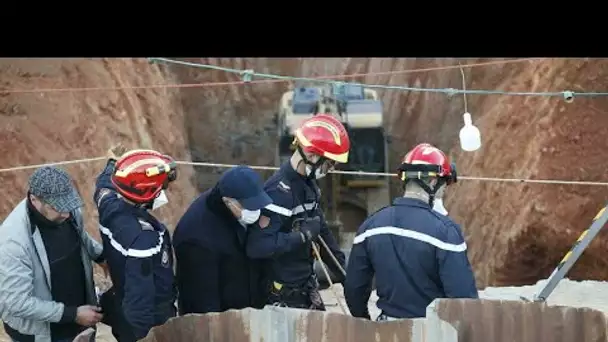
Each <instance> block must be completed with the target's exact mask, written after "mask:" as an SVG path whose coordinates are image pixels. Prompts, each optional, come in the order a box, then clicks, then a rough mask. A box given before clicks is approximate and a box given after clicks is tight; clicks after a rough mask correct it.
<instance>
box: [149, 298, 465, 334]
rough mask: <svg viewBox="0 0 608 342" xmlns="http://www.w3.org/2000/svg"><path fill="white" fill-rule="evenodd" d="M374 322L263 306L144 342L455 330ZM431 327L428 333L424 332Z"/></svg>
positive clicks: (195, 321)
mask: <svg viewBox="0 0 608 342" xmlns="http://www.w3.org/2000/svg"><path fill="white" fill-rule="evenodd" d="M425 321H426V319H418V320H401V321H393V322H383V323H377V322H373V321H368V320H364V319H359V318H354V317H351V316H346V315H342V314H339V313H330V312H320V311H309V310H300V309H288V308H279V307H271V306H267V307H265V308H264V309H263V310H256V309H249V308H248V309H243V310H229V311H226V312H223V313H211V314H205V315H186V316H183V317H178V318H174V319H171V320H169V321H168V322H167V323H166V324H164V325H162V326H159V327H155V328H154V329H152V330H151V331H150V333H149V334H148V336H147V337H146V338H145V339H143V340H142V341H145V342H191V341H197V342H262V341H264V342H316V341H319V342H321V341H324V342H325V341H327V342H330V341H336V342H351V341H352V342H355V341H357V342H359V341H360V342H397V341H399V342H456V341H457V338H456V336H457V333H456V330H455V329H454V328H453V327H452V326H450V325H449V324H447V323H445V322H442V321H440V320H439V319H438V318H435V319H434V320H432V321H433V323H432V324H427V323H426V322H425ZM428 328H432V329H431V330H432V331H428Z"/></svg>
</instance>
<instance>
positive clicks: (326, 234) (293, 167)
mask: <svg viewBox="0 0 608 342" xmlns="http://www.w3.org/2000/svg"><path fill="white" fill-rule="evenodd" d="M294 145H295V148H296V151H294V153H293V155H292V157H291V159H290V160H288V161H286V162H285V163H283V165H281V167H280V169H279V170H278V171H277V172H276V173H275V174H274V175H273V176H272V177H270V178H269V179H268V181H266V184H265V185H264V189H265V190H266V192H267V193H268V195H269V196H270V197H271V198H272V201H273V204H271V205H269V206H268V207H266V208H265V209H264V210H262V216H261V217H262V218H263V219H264V220H260V221H258V222H257V223H256V224H253V225H252V226H251V227H250V234H249V236H248V239H247V255H248V256H249V257H250V258H254V259H260V260H264V263H265V271H266V272H267V273H266V288H265V290H266V303H267V304H271V305H280V306H287V307H294V308H305V309H313V310H325V306H324V304H323V301H322V300H321V296H320V294H319V290H318V288H319V283H318V281H317V279H316V276H315V272H314V267H313V266H314V261H315V259H314V255H313V250H312V244H313V243H317V242H316V240H317V237H318V236H321V237H322V238H323V240H324V241H325V242H326V243H327V245H328V246H329V249H330V250H331V252H332V253H333V254H334V255H335V257H336V259H337V260H338V262H339V263H340V264H341V266H342V267H344V253H342V251H340V249H339V246H338V244H337V243H336V239H335V238H334V236H333V235H332V233H331V231H330V230H329V229H328V227H327V225H326V222H325V219H324V217H323V212H322V211H321V209H320V208H319V199H320V196H321V192H320V190H319V187H318V185H317V180H318V179H320V178H322V177H324V176H325V175H326V174H327V173H328V172H329V171H330V170H331V169H332V168H333V167H334V165H335V164H336V163H346V162H347V161H348V152H349V150H350V140H349V137H348V133H347V132H346V129H345V127H344V126H343V125H342V123H341V122H340V121H338V120H337V119H336V118H335V117H333V116H331V115H326V114H317V115H314V116H313V117H312V118H310V119H308V120H306V121H304V122H303V123H302V125H301V126H300V127H299V128H298V129H297V130H296V131H295V139H294ZM320 251H321V257H322V259H323V260H324V261H325V264H327V266H328V267H329V268H330V269H331V271H332V272H333V273H334V274H339V275H341V274H342V273H341V272H340V270H339V268H338V266H337V265H336V264H335V262H334V261H333V259H332V258H331V256H330V255H329V254H328V253H327V250H325V249H324V248H321V249H320ZM341 281H342V279H340V280H339V282H341Z"/></svg>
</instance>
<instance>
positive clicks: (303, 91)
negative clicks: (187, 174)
mask: <svg viewBox="0 0 608 342" xmlns="http://www.w3.org/2000/svg"><path fill="white" fill-rule="evenodd" d="M320 113H323V114H331V115H334V116H335V117H336V118H338V119H339V120H340V121H341V122H342V123H343V124H344V126H345V127H346V130H347V131H348V135H349V137H350V141H351V150H350V154H349V160H348V162H347V163H346V164H338V166H337V169H338V170H347V171H362V172H376V173H384V172H387V165H388V158H387V139H386V138H387V137H386V135H385V132H384V128H383V106H382V101H380V100H379V98H378V93H377V92H376V91H375V90H373V89H369V88H365V87H363V86H361V85H358V84H348V83H341V84H321V85H319V84H310V83H309V84H305V83H299V84H296V85H295V87H292V88H291V89H289V90H288V91H287V92H285V93H284V94H283V95H282V96H281V100H280V103H279V109H278V113H277V115H276V123H277V128H278V132H277V133H278V138H279V143H278V146H277V153H276V158H277V162H278V164H281V163H283V162H284V161H285V160H287V159H289V158H290V157H291V155H292V154H293V151H294V147H293V144H292V143H293V139H294V131H295V129H296V128H297V127H299V126H300V125H301V124H302V122H303V121H304V120H307V119H309V118H310V117H312V116H314V115H316V114H320ZM323 183H325V184H323V185H324V186H323V185H321V186H322V188H323V193H324V194H326V195H324V196H323V201H324V203H322V206H323V209H324V212H325V213H326V219H327V222H328V225H329V227H330V229H332V231H333V232H334V235H335V236H336V238H338V240H339V241H340V245H341V248H342V250H343V251H344V253H345V254H346V257H347V260H348V256H349V254H350V246H351V245H352V239H353V238H354V235H355V233H356V227H350V231H344V229H343V228H344V227H342V223H341V222H340V219H339V215H338V203H341V202H356V203H349V204H351V205H354V206H356V207H359V208H362V209H363V210H364V211H365V212H367V213H371V212H374V211H376V210H377V209H379V208H381V207H383V206H385V205H386V204H387V203H388V201H389V200H390V199H389V193H388V179H387V177H384V176H359V175H353V174H331V177H326V180H324V181H323ZM359 223H360V222H359ZM353 229H354V230H355V231H353ZM315 273H316V274H317V277H318V279H319V282H320V283H321V285H322V287H326V286H327V285H329V281H328V279H327V277H326V276H325V273H324V271H323V270H322V269H321V267H320V265H319V263H318V262H316V263H315ZM330 278H332V281H335V279H336V278H335V275H334V274H330Z"/></svg>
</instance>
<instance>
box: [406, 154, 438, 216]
mask: <svg viewBox="0 0 608 342" xmlns="http://www.w3.org/2000/svg"><path fill="white" fill-rule="evenodd" d="M399 171H401V172H402V175H401V177H402V178H401V179H402V180H403V190H405V187H406V185H407V183H408V182H414V183H416V184H418V186H420V187H421V188H422V190H424V192H426V193H427V194H428V195H429V202H428V203H429V205H430V206H431V207H433V203H434V201H435V194H436V192H437V190H439V189H440V188H441V186H443V185H444V184H445V183H446V182H447V179H446V178H445V177H436V179H437V182H436V183H435V185H433V186H431V185H430V184H428V183H427V182H425V181H424V180H423V179H422V178H425V176H426V177H429V173H433V174H436V173H438V172H439V169H438V167H437V166H435V165H405V164H403V165H402V166H401V167H400V168H399Z"/></svg>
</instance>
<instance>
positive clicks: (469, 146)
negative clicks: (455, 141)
mask: <svg viewBox="0 0 608 342" xmlns="http://www.w3.org/2000/svg"><path fill="white" fill-rule="evenodd" d="M463 118H464V127H462V128H461V129H460V147H461V148H462V149H463V150H465V151H469V152H471V151H476V150H478V149H479V148H480V147H481V134H480V133H479V129H477V127H475V126H474V125H473V122H472V120H471V114H469V113H468V112H467V113H464V115H463Z"/></svg>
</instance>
